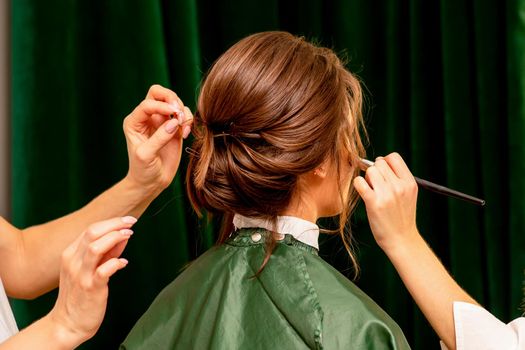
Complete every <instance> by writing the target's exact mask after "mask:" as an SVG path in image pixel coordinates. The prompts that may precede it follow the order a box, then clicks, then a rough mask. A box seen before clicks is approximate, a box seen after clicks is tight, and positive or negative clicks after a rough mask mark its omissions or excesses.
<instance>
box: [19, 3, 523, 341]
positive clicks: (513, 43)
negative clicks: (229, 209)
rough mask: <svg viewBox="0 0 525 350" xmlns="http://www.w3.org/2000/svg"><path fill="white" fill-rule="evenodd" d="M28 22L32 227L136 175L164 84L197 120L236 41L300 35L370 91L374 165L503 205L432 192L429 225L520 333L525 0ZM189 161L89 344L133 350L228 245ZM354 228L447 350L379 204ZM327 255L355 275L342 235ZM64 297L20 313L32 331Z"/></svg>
mask: <svg viewBox="0 0 525 350" xmlns="http://www.w3.org/2000/svg"><path fill="white" fill-rule="evenodd" d="M11 11H12V13H11V15H12V16H11V18H12V23H11V25H12V38H11V39H12V40H11V45H12V51H11V55H12V56H11V61H12V81H11V87H12V103H11V106H12V122H11V128H12V131H11V132H12V140H11V142H12V144H11V149H12V156H11V159H12V189H11V190H12V217H13V223H14V224H15V225H16V226H18V227H26V226H29V225H33V224H37V223H41V222H44V221H48V220H50V219H53V218H56V217H58V216H60V215H64V214H66V213H68V212H71V211H73V210H75V209H77V208H79V207H81V206H82V205H84V204H85V203H87V202H88V201H89V200H90V199H92V198H93V197H94V196H95V195H97V194H98V193H100V192H101V191H103V190H104V189H105V188H107V187H109V186H111V185H112V184H113V183H115V182H116V181H118V180H119V179H120V178H122V177H123V176H124V175H125V173H126V170H127V158H126V147H125V139H124V137H123V134H122V120H123V118H124V117H125V116H126V115H127V114H128V113H129V112H130V111H131V110H132V109H133V108H134V107H135V106H136V105H137V104H138V103H139V102H140V101H141V100H142V99H143V97H144V96H145V94H146V92H147V90H148V88H149V86H150V85H152V84H155V83H158V84H162V85H164V86H168V87H170V88H172V89H173V90H174V91H176V92H177V94H178V95H179V96H180V97H181V98H182V99H183V101H185V103H186V104H187V105H188V106H190V107H191V108H192V109H193V108H194V106H195V102H196V98H197V94H198V87H199V83H200V80H201V78H202V77H203V74H204V73H205V72H206V71H207V69H208V68H209V67H210V65H211V64H212V63H213V61H214V60H215V59H216V58H217V57H218V56H219V55H220V54H221V53H222V52H224V51H225V50H226V49H227V48H228V47H229V46H231V45H232V44H233V43H235V42H236V41H237V40H239V39H240V38H242V37H244V36H246V35H249V34H252V33H255V32H259V31H264V30H287V31H290V32H292V33H294V34H297V35H304V36H306V37H307V38H309V39H314V40H315V41H317V42H320V43H321V44H323V45H325V46H329V47H332V48H334V50H335V51H336V52H338V53H340V54H341V55H343V56H344V57H346V59H347V61H348V64H347V65H348V67H349V69H350V70H352V71H353V72H355V73H356V74H357V75H358V76H359V77H360V78H361V79H362V81H363V83H364V87H365V91H366V111H365V117H366V120H367V126H368V130H369V134H370V146H369V147H368V157H369V158H371V159H373V158H374V157H375V156H378V155H384V154H387V153H389V152H392V151H398V152H400V153H401V154H402V156H403V157H404V158H405V159H406V161H407V163H408V164H409V166H410V167H411V169H412V171H413V173H414V174H415V175H417V176H419V177H422V178H425V179H428V180H430V181H434V182H437V183H440V184H443V185H446V186H449V187H452V188H455V189H458V190H460V191H463V192H466V193H469V194H473V195H476V196H480V197H483V198H484V199H486V201H487V205H486V207H485V208H478V207H475V206H473V205H471V204H468V203H464V202H460V201H457V200H453V199H447V198H444V197H442V196H439V195H435V194H432V193H428V192H426V191H424V190H420V192H419V193H420V194H419V202H418V226H419V228H420V231H421V232H422V234H423V236H424V237H425V238H426V239H427V241H428V242H429V244H430V246H431V247H432V248H433V249H434V251H435V252H436V253H437V254H438V256H439V257H440V258H441V259H442V261H443V262H444V264H445V265H446V266H447V268H448V269H449V271H451V273H452V275H453V276H454V277H455V278H456V279H457V281H458V282H459V283H460V285H462V286H463V287H464V288H465V290H466V291H467V292H469V293H470V294H471V295H472V296H473V297H475V298H476V299H477V300H478V301H479V302H480V303H481V304H483V305H484V306H485V307H487V308H488V309H489V310H490V311H491V312H493V313H494V314H495V315H496V316H498V317H499V318H501V319H502V320H504V321H509V320H510V319H511V318H514V317H517V316H519V311H518V306H519V304H520V301H521V299H522V289H521V288H522V280H523V270H524V268H525V235H524V229H525V211H524V210H523V208H524V207H525V181H523V174H524V173H525V146H524V143H523V139H524V137H525V75H524V73H525V0H506V1H501V2H494V1H487V0H459V1H458V0H454V1H452V0H430V1H423V0H396V1H394V0H388V1H344V0H331V1H321V0H308V1H298V0H293V1H286V2H284V1H277V0H271V1H262V0H257V1H250V2H246V1H211V0H198V1H197V0H157V1H138V0H133V1H129V0H128V1H125V0H115V1H111V2H107V1H89V2H71V1H65V0H52V1H47V2H41V1H37V0H17V1H12V4H11ZM186 146H189V143H188V144H187V145H186ZM186 161H187V159H186V157H184V158H183V160H182V165H181V169H180V171H179V174H178V175H177V177H176V179H175V181H174V182H173V184H172V186H170V188H169V189H167V190H166V191H165V192H164V193H162V195H161V196H159V198H158V199H157V200H156V201H154V202H153V203H152V205H151V206H150V208H149V209H148V210H147V211H146V213H145V214H144V215H143V217H142V218H141V220H140V221H139V223H138V224H137V225H136V227H135V232H136V233H137V234H136V235H134V237H133V239H131V240H130V243H129V245H128V248H127V249H126V251H125V253H124V256H125V257H126V258H128V259H129V260H130V264H129V265H128V267H127V268H126V269H125V270H123V271H120V272H119V273H118V274H117V275H116V276H115V277H114V278H112V280H111V282H110V300H109V304H108V311H107V315H106V318H105V320H104V323H103V325H102V327H101V330H100V331H99V333H98V334H97V335H96V336H95V337H94V338H93V339H92V340H90V341H89V342H87V343H86V344H84V345H83V346H82V347H81V348H83V349H100V348H104V349H108V348H117V346H118V344H119V343H120V342H121V341H122V340H123V339H124V337H125V336H126V334H127V332H128V331H129V330H130V329H131V327H132V326H133V324H134V323H135V321H136V320H137V319H138V318H139V316H140V315H141V314H142V313H143V312H144V311H145V310H146V309H147V307H148V305H149V304H150V303H151V301H152V300H153V298H154V297H155V296H156V294H157V293H158V292H159V291H160V290H161V289H162V288H163V287H164V286H165V285H166V284H167V283H168V282H170V281H171V280H172V279H173V278H175V277H176V276H177V274H178V272H179V271H180V269H181V268H182V267H183V266H184V265H185V264H186V263H187V262H188V261H191V260H192V259H195V258H196V257H197V256H199V255H200V254H201V253H202V252H203V251H205V250H206V249H207V248H208V247H210V246H211V245H212V244H213V242H214V239H215V234H214V227H213V226H214V225H213V222H214V221H213V220H212V221H211V223H207V220H206V218H204V219H202V220H199V219H198V218H197V217H196V215H195V214H194V213H193V211H192V209H191V207H190V205H189V202H188V200H187V198H186V196H185V191H184V175H185V174H184V169H185V165H186ZM215 226H216V225H215ZM352 229H353V232H354V235H355V238H356V241H357V242H358V247H359V258H360V264H361V267H362V273H361V276H360V278H359V279H358V280H357V284H358V285H359V286H360V287H361V288H362V289H364V290H365V292H366V293H367V294H369V295H370V296H371V297H372V298H373V299H374V300H376V302H378V304H379V305H380V306H381V307H383V308H384V309H385V310H386V311H387V312H388V313H389V314H390V315H391V316H392V317H393V318H394V319H395V320H396V321H397V322H398V323H399V324H400V326H401V328H402V329H403V331H404V332H405V334H406V335H407V339H408V340H409V342H410V344H411V345H412V347H413V348H414V349H438V348H439V345H438V339H437V337H436V335H435V334H434V332H433V331H432V329H431V328H430V327H429V325H428V323H427V322H426V321H425V319H424V317H423V315H422V314H421V313H420V312H419V310H418V309H417V307H416V305H415V304H414V302H413V301H412V299H411V298H410V295H409V294H408V293H407V291H406V289H405V287H404V286H403V284H402V282H401V280H400V279H399V277H398V275H397V273H396V272H395V270H394V269H393V267H392V266H391V264H390V262H389V261H388V260H387V258H386V257H385V255H384V254H383V253H382V252H381V251H380V249H379V248H378V247H377V245H376V244H375V243H374V241H373V237H372V236H371V234H370V232H369V229H368V226H367V222H366V214H365V212H364V208H363V207H362V206H360V207H359V208H358V210H357V212H356V214H355V215H354V217H353V224H352ZM321 255H322V256H323V257H324V258H325V259H327V260H328V261H329V262H331V263H332V264H334V265H335V266H336V267H337V268H338V269H340V270H341V271H342V272H343V273H344V274H347V275H350V273H349V270H348V269H349V266H350V264H349V261H348V259H347V257H346V256H345V252H344V249H343V248H342V245H341V242H340V241H339V239H338V238H336V237H323V239H322V245H321ZM55 297H56V293H50V294H49V295H46V296H44V297H42V298H39V299H37V300H36V301H30V302H23V301H14V302H13V305H14V309H15V313H16V317H17V320H18V322H19V326H20V327H24V326H26V325H28V324H29V323H30V322H32V321H33V320H35V319H36V318H38V317H40V316H42V315H43V314H45V313H46V312H48V311H49V310H50V309H51V307H52V305H53V301H54V298H55Z"/></svg>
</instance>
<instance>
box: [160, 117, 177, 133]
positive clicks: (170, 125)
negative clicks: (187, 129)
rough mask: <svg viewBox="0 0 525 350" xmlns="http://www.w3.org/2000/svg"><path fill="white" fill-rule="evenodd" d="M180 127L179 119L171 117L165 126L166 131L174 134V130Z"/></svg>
mask: <svg viewBox="0 0 525 350" xmlns="http://www.w3.org/2000/svg"><path fill="white" fill-rule="evenodd" d="M178 127H179V121H178V120H177V119H171V120H170V121H169V122H168V123H167V124H166V126H165V127H164V129H165V130H166V132H167V133H168V134H173V132H174V131H175V130H177V128H178Z"/></svg>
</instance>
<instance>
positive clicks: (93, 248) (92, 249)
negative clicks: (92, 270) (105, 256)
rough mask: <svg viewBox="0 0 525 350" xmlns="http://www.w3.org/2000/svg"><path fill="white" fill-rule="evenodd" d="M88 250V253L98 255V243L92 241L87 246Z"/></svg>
mask: <svg viewBox="0 0 525 350" xmlns="http://www.w3.org/2000/svg"><path fill="white" fill-rule="evenodd" d="M88 251H89V254H91V255H99V254H100V248H99V247H98V245H96V244H93V243H92V244H90V245H89V246H88Z"/></svg>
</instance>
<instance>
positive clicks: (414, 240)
mask: <svg viewBox="0 0 525 350" xmlns="http://www.w3.org/2000/svg"><path fill="white" fill-rule="evenodd" d="M421 244H424V245H426V243H425V241H424V240H423V238H422V237H421V234H420V233H419V231H418V230H417V229H416V228H414V229H413V230H410V231H409V232H406V233H405V234H403V235H400V237H395V238H391V239H389V240H386V241H384V242H382V243H380V244H379V246H380V248H381V249H382V250H383V252H384V253H385V254H386V255H387V256H388V257H389V258H390V260H392V258H393V257H398V256H402V257H404V256H406V255H410V254H411V252H413V251H416V250H418V249H419V248H420V247H421Z"/></svg>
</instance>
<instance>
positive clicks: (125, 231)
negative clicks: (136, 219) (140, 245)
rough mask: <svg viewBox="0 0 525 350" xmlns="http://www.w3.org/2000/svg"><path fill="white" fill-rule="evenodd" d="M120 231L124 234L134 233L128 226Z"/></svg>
mask: <svg viewBox="0 0 525 350" xmlns="http://www.w3.org/2000/svg"><path fill="white" fill-rule="evenodd" d="M120 233H121V234H123V235H124V236H131V235H132V234H133V231H132V230H130V229H127V228H126V229H123V230H120Z"/></svg>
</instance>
